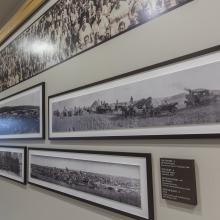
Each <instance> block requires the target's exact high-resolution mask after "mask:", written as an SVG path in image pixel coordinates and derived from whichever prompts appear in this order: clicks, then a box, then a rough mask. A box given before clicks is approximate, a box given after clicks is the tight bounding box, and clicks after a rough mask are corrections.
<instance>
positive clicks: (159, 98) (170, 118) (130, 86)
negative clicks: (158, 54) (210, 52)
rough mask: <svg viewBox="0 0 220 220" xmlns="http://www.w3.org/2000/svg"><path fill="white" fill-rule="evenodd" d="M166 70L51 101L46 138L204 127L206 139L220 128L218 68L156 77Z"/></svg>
mask: <svg viewBox="0 0 220 220" xmlns="http://www.w3.org/2000/svg"><path fill="white" fill-rule="evenodd" d="M187 62H188V63H189V62H191V61H187ZM175 65H176V66H178V65H182V64H175ZM166 68H170V70H171V69H172V68H174V67H173V66H170V67H164V68H162V69H159V70H154V71H152V75H149V74H150V73H148V72H142V73H139V74H136V75H135V76H128V77H125V78H122V79H118V80H113V81H109V82H105V83H101V84H98V85H96V86H92V87H88V88H84V89H82V90H80V89H79V90H73V91H69V92H68V91H67V92H66V93H61V94H57V95H54V96H51V97H49V109H50V110H49V114H50V116H49V119H50V121H49V126H50V128H49V131H50V133H49V134H50V135H49V136H50V138H74V137H94V136H95V137H99V136H118V135H119V136H120V135H122V136H124V135H125V136H129V135H150V134H154V133H152V132H155V134H163V132H164V131H165V132H172V133H170V134H175V132H176V133H178V132H180V133H178V134H183V133H184V131H185V130H184V129H185V128H190V129H191V128H192V127H193V128H194V129H195V131H193V132H196V133H199V132H200V130H199V127H204V126H208V127H206V130H204V131H205V133H209V132H210V131H211V130H209V128H211V127H212V126H213V128H214V127H215V126H216V125H219V122H220V86H219V83H218V82H219V80H220V75H219V69H220V63H219V62H217V63H211V64H207V65H202V66H197V67H193V68H187V69H185V70H184V69H183V70H181V71H174V72H169V70H168V71H167V73H166V74H162V75H161V74H160V75H158V74H157V72H159V71H162V70H164V71H165V69H166ZM162 72H163V71H162ZM192 79H193V80H192ZM169 129H173V130H172V131H170V130H169ZM181 129H182V130H181ZM181 132H183V133H181ZM188 132H192V130H188Z"/></svg>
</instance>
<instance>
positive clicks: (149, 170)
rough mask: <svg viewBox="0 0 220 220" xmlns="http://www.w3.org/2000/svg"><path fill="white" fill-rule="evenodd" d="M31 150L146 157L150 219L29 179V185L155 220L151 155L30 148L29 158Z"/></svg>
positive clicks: (140, 218)
mask: <svg viewBox="0 0 220 220" xmlns="http://www.w3.org/2000/svg"><path fill="white" fill-rule="evenodd" d="M30 150H39V151H51V152H65V153H80V154H98V155H113V156H130V157H144V158H146V166H147V168H146V171H147V186H148V189H147V192H148V212H149V218H148V219H146V218H142V217H140V216H136V215H132V214H130V213H127V212H124V211H120V210H118V209H114V208H111V207H108V206H105V205H101V204H97V203H95V202H92V201H88V200H86V199H83V198H80V197H76V196H72V195H69V194H67V193H63V192H60V191H58V190H54V189H50V188H48V187H45V186H41V185H39V184H36V183H32V182H30V180H29V179H28V183H29V184H31V185H34V186H37V187H40V188H42V189H46V190H49V191H51V192H54V193H58V194H60V195H62V196H67V197H69V198H73V199H76V200H78V201H81V202H85V203H87V204H90V205H93V206H97V207H99V208H104V209H106V210H109V211H113V212H116V213H118V214H121V215H125V216H128V217H131V218H135V219H138V220H154V200H153V177H152V159H151V153H132V152H111V151H90V150H85V151H83V150H69V149H56V148H53V149H52V148H32V147H30V148H28V158H29V154H30V153H29V151H30ZM29 163H30V161H29ZM28 177H29V174H28Z"/></svg>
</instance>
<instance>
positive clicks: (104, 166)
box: [31, 155, 140, 179]
mask: <svg viewBox="0 0 220 220" xmlns="http://www.w3.org/2000/svg"><path fill="white" fill-rule="evenodd" d="M31 164H36V165H41V166H49V167H57V168H63V169H65V168H66V167H67V168H68V169H73V170H80V171H87V172H92V173H99V174H107V175H112V176H122V177H128V178H136V179H139V178H140V173H139V167H138V166H135V165H127V164H126V165H123V164H116V163H103V162H96V161H95V162H93V161H87V160H78V159H77V160H76V159H63V158H58V157H49V156H38V155H32V156H31Z"/></svg>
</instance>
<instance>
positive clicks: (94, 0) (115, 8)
mask: <svg viewBox="0 0 220 220" xmlns="http://www.w3.org/2000/svg"><path fill="white" fill-rule="evenodd" d="M190 1H192V0H59V1H58V2H56V4H55V5H53V6H52V7H51V8H50V9H49V10H48V11H47V12H46V13H45V14H43V15H42V16H41V17H40V18H39V19H38V20H36V21H35V22H34V23H33V24H32V25H31V26H29V28H27V29H26V30H25V31H24V32H23V33H21V34H20V35H19V36H18V37H17V38H16V39H15V40H13V41H12V42H11V43H10V44H9V45H7V46H6V47H5V48H4V49H2V51H1V52H0V66H1V70H0V91H3V90H5V89H7V88H9V87H11V86H13V85H16V84H18V83H20V82H22V81H24V80H26V79H29V78H31V77H33V76H34V75H36V74H38V73H40V72H42V71H44V70H46V69H48V68H49V67H52V66H54V65H56V64H59V63H61V62H63V61H65V60H67V59H68V58H70V57H73V56H75V55H77V54H79V53H81V52H83V51H85V50H87V49H89V48H91V47H94V46H96V45H98V44H100V43H102V42H104V41H107V40H109V39H111V38H112V37H114V36H116V35H118V34H121V33H123V32H125V31H127V30H129V29H131V28H133V27H136V26H138V25H140V24H143V23H145V22H147V21H149V20H151V19H153V18H154V17H157V16H159V15H161V14H163V13H165V12H167V11H170V10H172V9H175V8H176V7H178V6H181V5H183V4H185V3H187V2H190Z"/></svg>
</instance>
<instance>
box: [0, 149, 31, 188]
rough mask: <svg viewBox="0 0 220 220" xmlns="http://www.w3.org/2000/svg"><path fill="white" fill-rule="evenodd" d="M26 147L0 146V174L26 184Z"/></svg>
mask: <svg viewBox="0 0 220 220" xmlns="http://www.w3.org/2000/svg"><path fill="white" fill-rule="evenodd" d="M26 153H27V148H26V147H20V146H19V147H18V146H0V176H1V177H4V178H7V179H11V180H14V181H16V182H19V183H22V184H26V165H27V156H26Z"/></svg>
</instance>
